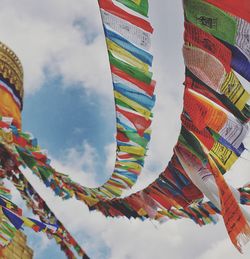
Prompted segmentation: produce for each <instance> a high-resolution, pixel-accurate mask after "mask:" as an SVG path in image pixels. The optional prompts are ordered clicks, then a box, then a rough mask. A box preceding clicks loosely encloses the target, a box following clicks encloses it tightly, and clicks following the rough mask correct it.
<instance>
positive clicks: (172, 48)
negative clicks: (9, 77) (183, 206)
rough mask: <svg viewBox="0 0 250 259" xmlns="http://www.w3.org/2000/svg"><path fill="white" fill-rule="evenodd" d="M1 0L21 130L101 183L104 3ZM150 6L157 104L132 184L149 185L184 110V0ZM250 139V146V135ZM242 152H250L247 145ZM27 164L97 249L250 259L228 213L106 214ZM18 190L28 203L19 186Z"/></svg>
mask: <svg viewBox="0 0 250 259" xmlns="http://www.w3.org/2000/svg"><path fill="white" fill-rule="evenodd" d="M0 4H1V10H0V23H1V24H2V25H3V24H4V26H0V37H1V38H0V40H1V41H3V42H5V43H6V44H7V45H9V46H10V47H11V48H12V49H13V50H14V51H15V52H16V53H17V54H18V56H19V57H20V59H21V60H22V63H23V66H24V73H25V102H24V111H23V128H24V130H27V131H29V132H32V133H33V134H34V135H35V136H36V137H37V138H38V140H39V143H40V145H41V147H42V148H44V149H47V150H48V152H49V156H50V157H51V158H52V161H53V165H54V166H55V167H56V168H57V169H58V170H59V171H62V172H67V173H69V174H70V175H71V177H72V178H73V179H75V180H77V181H79V182H81V184H83V185H86V186H96V185H98V184H101V183H103V181H104V180H105V179H107V177H108V176H109V175H110V173H111V172H112V168H113V162H114V152H115V145H114V134H115V131H114V130H115V119H114V106H113V105H114V101H113V97H112V86H111V81H110V71H109V66H108V61H107V53H106V47H105V42H104V36H103V32H102V28H101V20H100V15H99V10H98V7H97V2H95V1H93V0H84V1H83V0H71V1H68V0H44V1H39V2H38V1H32V0H18V1H16V0H0ZM150 7H151V9H150V17H151V21H152V24H153V27H154V28H155V32H154V36H153V44H152V51H153V54H154V67H153V72H154V78H155V79H156V80H157V89H156V94H157V103H156V106H155V108H154V114H155V115H154V122H153V135H152V141H151V143H150V150H149V153H148V157H147V160H146V164H145V170H144V171H143V174H142V175H141V177H140V179H139V181H138V183H137V184H136V186H135V187H134V188H133V190H132V191H133V192H134V191H136V190H139V189H141V188H143V187H145V186H147V185H148V184H149V183H150V182H151V181H152V180H153V179H154V178H155V177H156V176H157V175H158V174H159V173H160V172H161V170H163V169H164V167H165V166H166V165H167V162H168V161H169V159H170V157H171V155H172V148H173V146H174V144H175V142H176V140H177V136H178V132H179V127H180V120H179V114H180V112H181V110H182V94H183V88H182V82H183V79H184V65H183V59H182V53H181V46H182V32H183V16H182V7H181V0H179V1H172V0H154V1H150ZM5 24H6V25H5ZM7 25H8V26H7ZM246 144H247V145H248V146H249V145H250V143H249V139H248V143H246ZM244 157H245V158H247V159H250V157H249V153H245V154H244ZM248 172H249V161H245V160H240V161H238V163H237V165H236V166H234V167H233V168H232V170H231V172H230V173H229V174H228V176H227V179H228V181H230V182H231V183H233V185H234V186H242V185H243V184H245V183H246V182H248V181H249V176H248ZM25 173H26V175H27V177H28V178H29V180H30V181H31V183H32V184H33V185H34V186H36V188H37V190H39V192H40V193H41V195H42V196H43V197H44V199H45V200H46V201H47V202H48V204H49V206H50V207H51V208H53V210H54V211H55V212H56V214H57V215H58V217H59V218H60V220H61V221H62V222H64V223H65V226H66V227H67V228H68V229H70V231H71V232H72V233H73V234H74V236H75V237H76V238H77V240H78V241H79V243H80V244H81V245H82V246H83V248H84V249H86V251H87V252H88V254H89V255H90V256H91V258H97V259H128V258H130V259H141V258H145V259H151V258H159V259H165V258H167V257H168V258H171V259H183V258H186V259H210V258H215V259H220V258H223V257H226V258H227V259H237V258H241V259H244V258H249V255H250V248H249V246H248V247H247V248H246V252H245V255H243V256H241V255H239V253H238V252H237V251H236V250H235V249H234V247H233V246H232V245H231V243H230V241H229V238H228V237H227V233H226V231H225V228H224V226H223V223H222V222H220V223H219V224H218V225H217V226H207V227H204V228H200V227H198V226H196V225H194V224H193V223H192V222H191V221H187V220H181V221H176V222H174V221H173V222H172V221H171V222H167V223H165V224H163V225H158V224H156V223H155V222H151V221H147V222H140V221H139V220H131V221H129V220H127V219H115V220H111V219H106V218H104V217H103V216H102V215H100V214H99V213H97V212H93V213H89V211H88V209H87V208H86V206H85V205H84V204H83V203H80V202H78V201H74V200H72V201H66V202H62V201H61V200H60V199H59V198H55V197H54V195H53V193H52V192H50V190H48V189H46V188H45V187H44V186H43V185H42V183H40V182H39V181H38V180H37V179H36V178H35V177H34V176H33V175H31V173H30V172H28V171H25ZM128 193H129V192H128ZM14 199H17V200H18V202H20V204H22V202H21V201H20V199H19V198H18V195H17V194H16V193H15V192H14ZM27 213H28V212H27ZM27 233H29V238H28V242H29V244H30V246H31V247H33V248H34V249H35V259H44V258H56V259H57V258H64V256H63V253H62V252H60V250H59V248H58V247H57V246H56V245H55V244H54V242H51V241H48V240H47V239H46V236H45V235H34V234H33V233H30V232H27ZM145 244H146V245H145Z"/></svg>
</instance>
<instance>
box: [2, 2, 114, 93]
mask: <svg viewBox="0 0 250 259" xmlns="http://www.w3.org/2000/svg"><path fill="white" fill-rule="evenodd" d="M0 4H1V12H0V23H1V24H2V26H0V35H1V40H2V41H3V42H5V43H6V44H7V45H9V46H10V47H11V48H12V49H13V50H14V51H15V52H16V53H17V55H18V56H19V57H20V59H21V60H22V63H23V66H24V73H25V90H26V93H32V92H34V91H35V90H37V89H39V88H40V87H41V86H42V85H43V84H44V83H45V82H46V78H45V71H46V72H49V73H51V75H54V76H61V77H62V79H63V82H64V83H65V84H66V85H72V84H78V85H81V86H84V87H86V88H87V89H88V88H91V90H93V89H96V91H98V92H99V93H101V94H103V95H106V93H107V91H106V89H105V88H106V85H107V84H108V85H110V75H109V65H108V63H107V53H106V46H105V41H104V37H103V32H102V26H101V19H100V15H99V10H98V4H97V2H95V3H93V1H91V0H85V1H80V0H72V1H70V2H69V1H66V0H53V1H49V0H45V1H42V2H39V1H32V0H22V1H14V0H10V1H9V0H8V1H5V0H1V1H0ZM3 25H4V26H3ZM86 38H88V39H89V40H90V39H91V38H92V39H91V40H92V41H91V44H89V43H90V42H89V40H88V41H87V40H86ZM97 53H98V55H96V54H97ZM46 75H47V74H46ZM107 96H108V94H107Z"/></svg>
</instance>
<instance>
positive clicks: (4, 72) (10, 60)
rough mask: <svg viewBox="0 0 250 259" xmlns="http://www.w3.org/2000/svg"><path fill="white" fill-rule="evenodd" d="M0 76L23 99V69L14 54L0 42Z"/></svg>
mask: <svg viewBox="0 0 250 259" xmlns="http://www.w3.org/2000/svg"><path fill="white" fill-rule="evenodd" d="M0 76H2V77H3V78H4V79H5V80H7V82H9V83H10V84H11V85H12V86H13V87H14V88H15V90H16V91H17V92H18V93H19V95H20V97H21V99H23V94H24V90H23V67H22V64H21V62H20V60H19V58H18V57H17V56H16V54H15V53H14V52H13V51H12V50H11V49H10V48H9V47H7V46H6V45H5V44H3V43H2V42H0Z"/></svg>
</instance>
